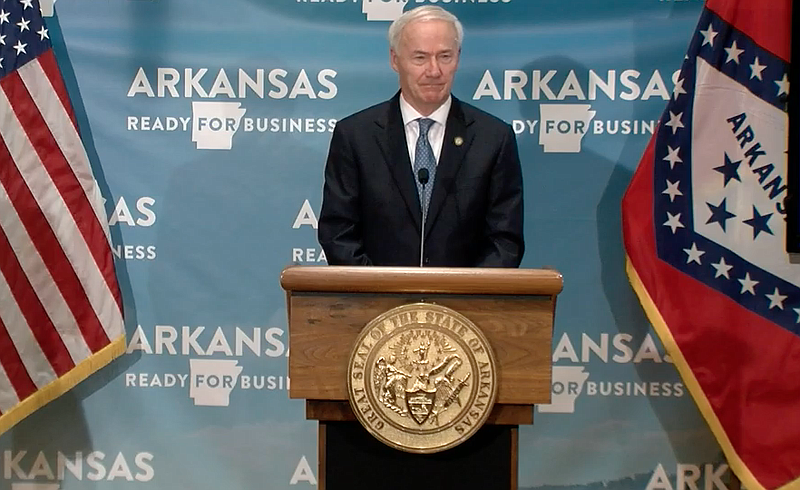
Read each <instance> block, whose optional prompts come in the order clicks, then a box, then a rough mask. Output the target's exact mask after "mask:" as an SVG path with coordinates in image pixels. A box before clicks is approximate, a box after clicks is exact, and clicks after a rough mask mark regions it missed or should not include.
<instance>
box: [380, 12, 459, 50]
mask: <svg viewBox="0 0 800 490" xmlns="http://www.w3.org/2000/svg"><path fill="white" fill-rule="evenodd" d="M429 20H443V21H445V22H449V23H450V24H451V25H452V26H453V28H454V29H455V30H456V44H457V45H458V48H459V49H461V42H462V41H463V40H464V26H462V25H461V21H459V20H458V17H456V16H455V15H453V14H451V13H450V12H448V11H447V10H445V9H443V8H442V7H437V6H436V5H424V6H422V7H417V8H415V9H411V10H409V11H408V12H404V13H403V15H401V16H400V17H399V18H398V19H397V20H395V21H394V22H392V25H390V26H389V35H388V37H389V46H390V47H391V48H392V49H394V50H395V51H396V50H397V45H398V44H399V43H400V37H401V36H402V35H403V29H405V28H406V26H407V25H409V24H411V23H412V22H426V21H429Z"/></svg>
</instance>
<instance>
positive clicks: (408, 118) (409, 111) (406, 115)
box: [400, 92, 453, 126]
mask: <svg viewBox="0 0 800 490" xmlns="http://www.w3.org/2000/svg"><path fill="white" fill-rule="evenodd" d="M452 103H453V97H452V96H450V95H448V96H447V100H445V101H444V103H443V104H442V105H440V106H439V108H438V109H436V110H435V111H433V113H431V115H430V116H423V115H422V114H420V113H419V112H417V110H416V109H414V108H413V107H411V104H409V103H408V101H406V99H405V97H403V94H402V92H401V93H400V114H401V115H402V116H403V125H404V126H408V123H410V122H412V121H414V120H416V119H419V118H421V117H427V118H428V119H433V120H434V121H436V122H437V123H439V124H441V125H442V126H444V125H445V123H446V122H447V115H448V114H449V113H450V106H451V105H452Z"/></svg>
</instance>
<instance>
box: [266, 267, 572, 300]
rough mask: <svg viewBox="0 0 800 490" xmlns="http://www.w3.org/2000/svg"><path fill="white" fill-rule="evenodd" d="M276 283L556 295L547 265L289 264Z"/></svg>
mask: <svg viewBox="0 0 800 490" xmlns="http://www.w3.org/2000/svg"><path fill="white" fill-rule="evenodd" d="M281 287H283V289H284V290H286V291H294V292H327V293H424V294H496V295H556V294H558V293H559V292H561V289H562V287H563V279H562V277H561V273H559V272H558V271H555V270H550V269H492V268H475V267H377V266H319V267H317V266H289V267H287V268H285V269H284V270H283V272H282V273H281Z"/></svg>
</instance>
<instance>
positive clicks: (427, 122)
mask: <svg viewBox="0 0 800 490" xmlns="http://www.w3.org/2000/svg"><path fill="white" fill-rule="evenodd" d="M417 121H418V122H419V135H420V136H422V137H426V136H428V131H429V130H430V129H431V126H433V123H435V122H436V121H434V120H433V119H428V118H427V117H421V118H419V119H417Z"/></svg>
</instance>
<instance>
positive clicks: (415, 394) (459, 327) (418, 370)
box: [347, 303, 497, 453]
mask: <svg viewBox="0 0 800 490" xmlns="http://www.w3.org/2000/svg"><path fill="white" fill-rule="evenodd" d="M347 389H348V394H349V399H350V405H351V406H352V408H353V412H355V414H356V417H357V418H358V420H359V421H360V422H361V424H362V425H363V426H364V427H365V428H366V429H367V430H368V431H369V432H370V433H371V434H372V435H373V436H375V437H376V438H377V439H379V440H380V441H382V442H383V443H385V444H387V445H389V446H391V447H393V448H395V449H400V450H403V451H407V452H412V453H435V452H439V451H444V450H446V449H449V448H452V447H454V446H457V445H458V444H461V443H462V442H464V441H465V440H467V439H468V438H469V437H470V436H472V435H473V434H474V433H475V432H476V431H477V430H478V429H479V428H480V427H481V426H482V425H483V423H484V422H485V421H486V418H487V417H488V416H489V413H490V412H491V411H492V406H493V405H494V401H495V398H496V397H497V363H496V362H495V358H494V353H493V352H492V348H491V346H490V345H489V342H488V341H487V340H486V337H485V336H484V335H483V332H481V331H480V329H479V328H478V327H476V326H475V324H474V323H472V322H471V321H470V320H468V319H467V318H465V317H464V316H463V315H461V314H460V313H458V312H456V311H455V310H452V309H450V308H447V307H444V306H441V305H436V304H430V303H414V304H408V305H403V306H398V307H397V308H392V309H391V310H388V311H386V312H384V313H382V314H381V315H379V316H378V317H377V318H375V319H374V320H372V321H371V322H369V323H368V324H367V325H366V326H365V327H364V329H363V330H362V331H361V333H360V334H359V336H358V338H357V340H356V342H355V344H354V346H353V349H352V352H351V354H350V362H349V364H348V369H347Z"/></svg>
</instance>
